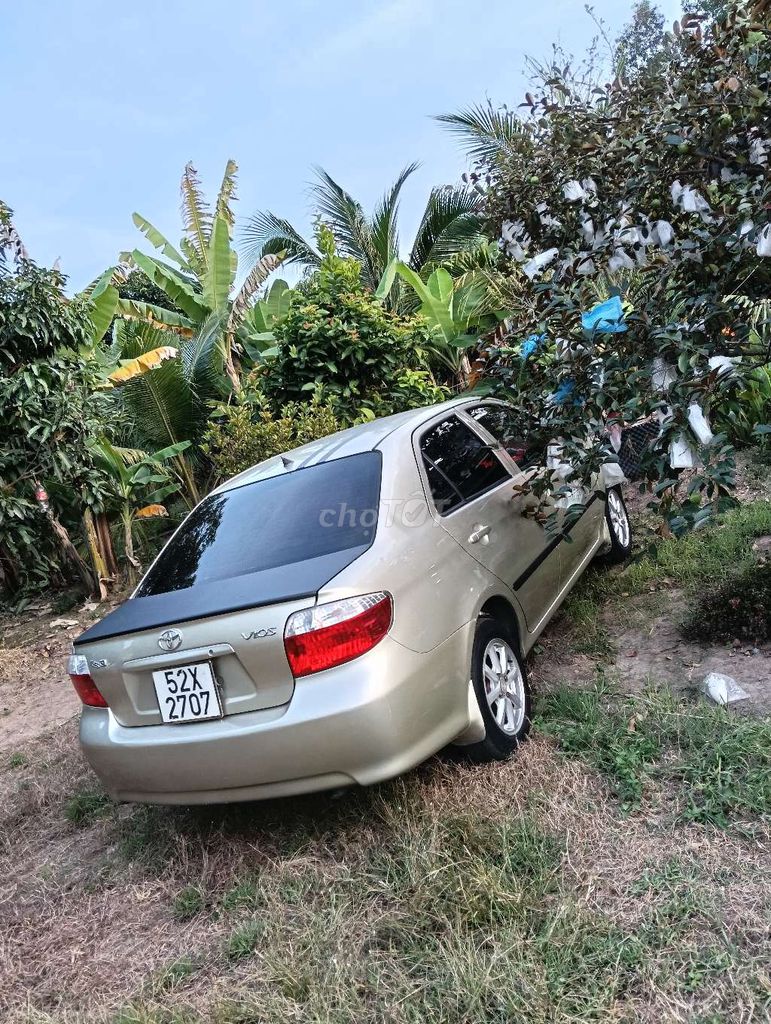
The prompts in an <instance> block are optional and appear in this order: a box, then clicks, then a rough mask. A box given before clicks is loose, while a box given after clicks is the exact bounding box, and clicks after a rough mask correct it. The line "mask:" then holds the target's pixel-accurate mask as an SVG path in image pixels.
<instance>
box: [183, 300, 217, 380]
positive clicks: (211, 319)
mask: <svg viewBox="0 0 771 1024" xmlns="http://www.w3.org/2000/svg"><path fill="white" fill-rule="evenodd" d="M224 326H225V325H224V323H223V318H222V315H221V313H218V312H214V313H211V314H210V315H209V316H207V317H206V319H205V320H204V322H203V323H202V324H201V326H200V328H199V330H198V331H197V332H196V333H195V334H194V335H193V337H192V338H191V339H190V340H189V341H186V342H185V343H184V344H183V345H182V347H181V348H180V356H181V358H182V372H183V373H184V376H185V380H186V381H187V384H188V387H189V388H190V389H191V390H192V391H193V393H194V394H196V395H198V396H199V397H204V396H206V395H209V394H211V393H212V392H214V391H216V390H217V388H218V384H219V383H220V382H221V378H222V366H223V360H224Z"/></svg>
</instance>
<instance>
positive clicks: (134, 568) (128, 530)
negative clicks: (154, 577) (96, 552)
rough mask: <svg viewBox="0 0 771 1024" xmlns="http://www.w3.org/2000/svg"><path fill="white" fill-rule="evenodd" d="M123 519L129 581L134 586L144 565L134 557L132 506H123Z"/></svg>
mask: <svg viewBox="0 0 771 1024" xmlns="http://www.w3.org/2000/svg"><path fill="white" fill-rule="evenodd" d="M121 519H122V520H123V542H124V545H125V548H126V561H127V562H128V569H127V574H128V581H129V585H130V586H131V587H133V586H135V584H136V582H137V579H138V573H139V571H140V570H141V568H142V566H141V565H140V564H139V562H138V561H137V560H136V558H134V533H133V530H132V517H131V508H130V507H129V506H128V505H124V506H123V511H122V512H121Z"/></svg>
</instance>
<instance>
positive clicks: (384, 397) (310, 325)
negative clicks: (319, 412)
mask: <svg viewBox="0 0 771 1024" xmlns="http://www.w3.org/2000/svg"><path fill="white" fill-rule="evenodd" d="M319 244H320V246H321V248H322V250H323V251H324V259H323V261H322V264H321V266H320V268H319V270H318V271H317V272H316V273H315V274H314V276H313V277H312V278H311V280H310V281H309V282H308V284H307V285H305V286H304V287H303V289H302V291H301V292H300V293H299V294H298V296H297V297H296V298H295V300H294V301H293V302H292V304H291V306H290V308H289V311H288V313H287V315H286V316H285V317H284V318H283V320H281V321H280V322H279V323H278V324H277V325H276V326H275V328H274V334H275V337H276V347H277V353H276V355H275V357H274V358H272V359H270V360H268V362H267V364H266V368H265V374H264V378H263V387H264V391H265V393H266V394H267V395H268V396H270V397H271V402H272V408H271V412H273V414H274V415H282V414H283V413H282V407H283V405H284V404H285V403H286V402H287V401H296V402H303V401H307V399H308V398H309V396H310V394H312V393H318V391H319V389H321V392H322V394H323V396H324V399H325V400H327V401H329V402H330V403H331V404H332V406H333V407H334V409H335V412H336V414H337V417H338V419H339V420H340V421H341V423H342V424H343V425H344V426H350V425H351V424H353V423H356V422H359V421H361V420H362V419H371V418H372V417H373V416H376V415H377V416H385V415H388V414H389V413H392V412H399V411H401V410H402V409H406V408H410V407H411V406H414V405H423V404H426V398H428V402H429V403H430V402H433V401H436V400H437V398H439V397H441V398H444V397H445V396H446V394H447V392H446V390H445V389H443V388H440V387H438V386H437V384H436V382H435V381H434V380H433V377H432V374H431V372H430V366H429V361H428V355H427V351H426V342H427V333H426V328H425V326H424V325H423V324H422V323H421V321H420V320H418V319H415V318H403V317H399V316H397V315H395V314H393V313H389V312H388V311H387V310H385V309H384V308H383V306H382V305H381V303H380V302H378V301H377V300H376V299H375V297H374V296H373V295H372V294H371V293H370V292H367V291H366V290H365V288H364V286H363V285H362V283H361V280H360V273H361V267H360V265H359V264H358V263H357V262H355V261H354V260H346V259H342V258H340V257H338V256H336V255H335V254H334V240H333V239H331V236H330V235H329V234H328V233H327V234H326V235H325V234H324V232H323V230H322V232H321V233H320V237H319ZM416 371H417V374H416Z"/></svg>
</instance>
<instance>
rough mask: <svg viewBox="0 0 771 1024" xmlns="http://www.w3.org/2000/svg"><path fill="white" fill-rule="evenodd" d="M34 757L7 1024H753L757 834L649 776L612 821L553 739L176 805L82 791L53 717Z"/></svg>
mask: <svg viewBox="0 0 771 1024" xmlns="http://www.w3.org/2000/svg"><path fill="white" fill-rule="evenodd" d="M29 756H30V763H29V765H27V766H21V767H16V768H13V767H10V766H9V765H7V764H6V765H3V766H2V768H0V807H2V811H0V814H2V821H3V826H4V829H5V831H4V841H3V847H2V856H1V857H0V878H2V880H3V881H2V888H1V889H0V958H1V962H2V965H3V966H2V972H0V1006H2V1007H4V1008H5V1011H6V1013H7V1018H6V1019H7V1020H8V1021H13V1022H14V1024H15V1022H17V1021H18V1022H30V1024H32V1022H36V1024H53V1022H56V1024H65V1022H66V1024H76V1022H77V1024H85V1022H89V1024H92V1022H100V1021H104V1022H107V1021H114V1022H116V1024H117V1022H120V1024H129V1022H131V1024H161V1022H164V1024H187V1022H192V1021H215V1022H219V1024H236V1022H239V1024H247V1022H253V1024H256V1022H273V1021H295V1020H296V1021H303V1022H318V1024H322V1022H324V1024H326V1022H341V1024H342V1022H351V1024H353V1022H354V1021H356V1022H373V1024H375V1022H383V1024H385V1022H389V1024H413V1022H415V1024H417V1022H418V1021H420V1022H421V1024H423V1022H436V1024H439V1022H442V1024H444V1022H447V1021H463V1022H469V1024H488V1022H499V1021H500V1022H501V1024H503V1022H504V1021H509V1020H511V1019H516V1018H521V1019H528V1020H531V1021H535V1022H544V1024H546V1022H547V1021H549V1022H553V1021H559V1022H563V1021H564V1022H568V1021H571V1022H579V1021H580V1022H583V1021H591V1020H597V1021H605V1020H633V1019H635V1020H637V1021H650V1022H654V1021H655V1022H661V1021H692V1020H697V1019H702V1020H704V1021H713V1020H714V1021H718V1020H726V1021H731V1024H733V1022H735V1021H751V1020H765V1019H766V1016H765V1015H766V1013H767V1011H768V1007H769V999H771V993H770V992H769V988H768V985H769V982H768V977H767V974H766V975H764V965H765V964H767V962H768V954H769V934H768V922H769V921H770V920H771V884H769V877H768V866H767V865H768V844H769V838H770V837H769V832H768V829H767V827H766V826H765V825H764V824H762V823H760V822H758V821H755V822H754V823H752V826H751V827H749V826H748V827H747V829H746V830H745V831H742V830H735V831H734V832H726V831H719V830H716V829H711V828H705V827H703V826H700V825H687V824H682V823H678V822H676V821H675V819H674V816H673V815H672V813H671V808H669V807H668V806H667V794H666V793H665V792H664V791H656V790H653V791H650V792H649V793H648V794H647V796H646V802H645V804H644V806H643V807H642V808H641V810H640V811H639V812H637V813H635V814H634V815H631V816H628V815H624V814H622V813H621V811H620V809H619V805H618V803H617V802H616V801H614V799H613V797H612V795H611V792H610V789H609V788H608V786H607V784H606V783H605V781H604V780H603V778H602V777H601V776H600V775H598V774H597V773H596V772H595V771H593V770H591V769H590V768H588V767H587V766H586V765H585V764H584V763H583V761H581V760H578V759H573V758H570V759H568V758H566V757H564V756H563V755H562V754H561V753H560V752H559V751H558V750H557V748H556V746H555V743H554V741H552V740H550V739H547V738H545V737H536V738H535V739H534V740H533V742H531V743H529V744H527V745H526V747H525V748H523V750H522V752H521V755H520V757H519V758H518V759H517V760H516V761H515V762H513V763H510V764H505V765H494V766H491V767H471V766H467V765H464V764H462V763H456V762H452V761H448V760H445V759H435V760H434V761H432V762H431V763H429V764H428V765H426V766H424V767H423V768H421V769H419V770H418V771H416V772H413V773H412V774H411V775H410V776H408V777H407V778H405V779H400V780H396V781H395V782H393V783H390V784H388V785H384V786H381V787H376V788H374V789H372V790H368V791H362V792H358V793H356V792H354V793H349V794H346V795H345V796H343V797H342V798H340V799H332V798H330V797H325V796H321V797H318V796H317V797H313V798H304V799H295V800H290V801H281V802H275V803H268V804H256V805H243V806H235V807H229V808H209V809H197V810H189V811H184V810H176V811H175V810H168V809H163V808H141V807H123V808H116V807H113V806H112V805H108V806H105V805H104V803H100V802H99V801H92V803H91V804H89V802H88V801H83V800H82V796H80V797H78V794H81V795H82V794H83V793H88V792H91V791H93V789H94V788H95V787H94V784H93V782H92V781H91V780H90V778H89V776H88V773H87V771H86V770H85V769H84V767H83V765H82V763H81V762H80V760H79V757H78V755H77V753H76V752H75V747H74V736H73V735H72V732H71V730H69V729H67V730H62V731H60V732H59V733H58V734H54V735H52V737H50V738H48V739H46V740H44V741H42V742H41V743H40V744H39V745H38V746H37V747H35V748H34V749H33V750H31V751H30V752H29ZM73 797H78V799H79V800H80V804H82V805H83V806H85V807H91V808H92V810H91V811H89V812H86V813H85V814H84V815H82V816H80V817H78V818H77V822H78V823H75V822H73V821H71V820H68V817H67V811H68V808H69V807H71V802H72V800H73Z"/></svg>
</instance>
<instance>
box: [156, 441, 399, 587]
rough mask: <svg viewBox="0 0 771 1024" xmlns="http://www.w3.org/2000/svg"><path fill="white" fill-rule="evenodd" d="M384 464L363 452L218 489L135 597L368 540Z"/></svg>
mask: <svg viewBox="0 0 771 1024" xmlns="http://www.w3.org/2000/svg"><path fill="white" fill-rule="evenodd" d="M380 470H381V459H380V453H379V452H363V453H362V454H360V455H350V456H348V457H346V458H343V459H336V460H334V461H332V462H322V463H321V464H320V465H317V466H309V467H308V468H307V469H297V470H295V471H294V472H291V473H282V474H281V475H279V476H274V477H269V478H268V479H265V480H257V481H255V482H254V483H251V484H244V485H243V486H242V487H237V488H234V489H233V490H231V491H225V492H224V493H222V494H214V495H212V496H211V497H210V498H207V499H205V500H204V501H203V502H201V504H200V505H199V506H198V507H197V508H196V509H194V510H193V511H192V512H191V513H190V515H189V516H188V518H187V519H186V520H185V522H184V523H183V524H182V526H181V527H180V529H179V530H178V531H177V533H176V534H175V535H174V536H173V537H172V539H171V540H170V541H169V543H168V544H167V546H166V547H165V548H164V549H163V551H162V552H161V554H160V555H159V557H158V560H157V561H156V562H155V564H154V565H153V566H152V567H151V568H150V570H149V572H148V573H147V575H146V576H145V578H144V579H143V580H142V582H141V583H140V585H139V588H138V590H137V592H136V597H148V596H149V595H151V594H165V593H168V592H169V591H173V590H185V589H187V588H188V587H192V586H194V585H196V584H201V583H212V582H215V581H217V580H228V579H233V578H234V577H236V576H243V575H246V574H248V573H255V572H260V571H261V570H263V569H275V568H277V567H280V566H284V565H290V564H293V563H295V562H302V561H305V560H307V559H309V558H317V557H319V556H321V555H329V554H331V553H332V552H336V551H348V550H350V549H351V548H357V547H361V548H366V547H369V545H370V544H371V543H372V541H373V539H374V537H375V530H376V528H377V506H378V499H379V495H380Z"/></svg>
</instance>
